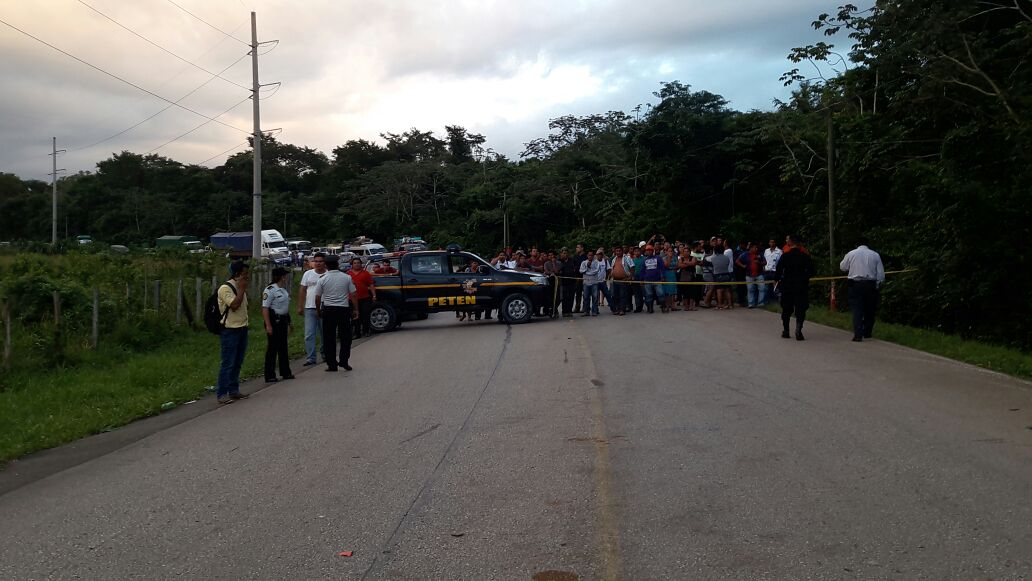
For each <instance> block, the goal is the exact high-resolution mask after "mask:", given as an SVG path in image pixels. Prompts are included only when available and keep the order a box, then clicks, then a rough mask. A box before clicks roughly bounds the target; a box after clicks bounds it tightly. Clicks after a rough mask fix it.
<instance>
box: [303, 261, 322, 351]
mask: <svg viewBox="0 0 1032 581" xmlns="http://www.w3.org/2000/svg"><path fill="white" fill-rule="evenodd" d="M311 262H312V268H311V270H306V271H305V273H304V275H302V276H301V294H300V296H299V298H298V301H297V314H298V315H304V317H305V354H306V355H307V357H306V358H305V367H307V366H309V365H315V357H316V353H318V352H319V351H318V349H317V346H316V343H317V342H318V341H319V340H320V336H321V335H322V320H321V319H319V313H318V312H317V310H316V308H315V284H316V283H317V282H319V279H320V278H322V277H323V275H324V274H326V255H325V254H324V253H322V252H316V253H315V255H314V256H312V261H311Z"/></svg>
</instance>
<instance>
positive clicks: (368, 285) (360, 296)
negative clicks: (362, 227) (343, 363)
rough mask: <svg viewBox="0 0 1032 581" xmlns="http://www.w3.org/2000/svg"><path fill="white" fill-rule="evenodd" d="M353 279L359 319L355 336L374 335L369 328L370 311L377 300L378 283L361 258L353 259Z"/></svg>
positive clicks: (356, 322)
mask: <svg viewBox="0 0 1032 581" xmlns="http://www.w3.org/2000/svg"><path fill="white" fill-rule="evenodd" d="M350 276H351V280H352V282H354V283H355V289H357V290H356V292H355V299H356V302H357V303H358V319H356V320H355V338H356V339H358V338H359V337H368V336H369V335H372V333H373V332H372V330H371V329H370V328H369V312H370V311H372V310H373V301H375V300H376V283H375V282H374V281H373V275H372V274H370V272H369V271H368V270H366V269H365V267H363V266H362V259H361V258H357V257H356V258H352V259H351V274H350Z"/></svg>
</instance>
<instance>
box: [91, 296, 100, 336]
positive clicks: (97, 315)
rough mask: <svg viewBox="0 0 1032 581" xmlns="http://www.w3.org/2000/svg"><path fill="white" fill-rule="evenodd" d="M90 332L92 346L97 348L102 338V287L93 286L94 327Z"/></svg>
mask: <svg viewBox="0 0 1032 581" xmlns="http://www.w3.org/2000/svg"><path fill="white" fill-rule="evenodd" d="M91 331H92V332H91V333H90V347H93V348H94V349H96V348H97V342H98V340H99V339H100V289H99V288H97V287H93V327H92V329H91Z"/></svg>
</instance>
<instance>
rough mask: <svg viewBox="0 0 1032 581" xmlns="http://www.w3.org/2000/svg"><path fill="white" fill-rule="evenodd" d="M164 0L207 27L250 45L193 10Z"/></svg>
mask: <svg viewBox="0 0 1032 581" xmlns="http://www.w3.org/2000/svg"><path fill="white" fill-rule="evenodd" d="M166 1H167V2H168V3H169V4H171V5H173V6H175V7H176V8H178V9H180V10H182V11H183V12H186V13H187V14H189V15H190V16H193V17H194V18H195V19H197V20H199V21H201V22H203V23H204V24H206V25H207V26H208V27H209V28H212V29H214V30H217V31H219V32H221V33H222V34H224V35H226V36H228V37H229V38H232V39H233V40H235V41H237V42H239V43H240V44H242V45H244V46H251V45H250V44H249V43H247V42H244V41H242V40H240V39H239V38H237V37H235V36H233V35H232V34H230V33H228V32H226V31H225V30H222V29H221V28H219V27H218V26H215V25H214V24H212V23H210V22H208V21H207V20H205V19H203V18H201V17H200V16H197V15H196V14H194V13H193V12H190V11H189V10H187V9H186V8H183V7H182V6H180V5H179V4H177V3H175V2H174V1H173V0H166Z"/></svg>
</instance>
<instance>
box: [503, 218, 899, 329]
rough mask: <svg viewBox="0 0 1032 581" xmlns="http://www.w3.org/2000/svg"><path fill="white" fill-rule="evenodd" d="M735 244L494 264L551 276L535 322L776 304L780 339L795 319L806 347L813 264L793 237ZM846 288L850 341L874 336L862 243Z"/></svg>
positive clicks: (879, 277)
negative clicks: (551, 293)
mask: <svg viewBox="0 0 1032 581" xmlns="http://www.w3.org/2000/svg"><path fill="white" fill-rule="evenodd" d="M763 246H764V247H763V248H761V244H760V243H758V242H744V243H738V244H735V243H734V242H733V241H731V240H730V239H727V238H725V237H723V236H713V237H711V238H709V239H708V240H694V241H691V242H681V241H673V242H671V241H669V240H667V239H665V238H664V237H663V236H661V235H656V236H653V237H652V238H650V239H649V240H643V241H641V242H639V243H638V244H637V245H618V246H613V247H612V248H610V249H606V248H604V247H600V248H598V249H596V250H595V251H594V252H588V251H586V250H585V248H584V245H582V244H578V245H576V247H575V248H574V250H573V252H570V250H569V249H568V248H561V249H560V250H559V251H558V253H556V252H552V251H549V252H542V251H540V250H538V248H537V247H531V249H530V251H529V252H524V251H523V250H522V249H518V250H515V251H509V250H503V251H501V252H499V253H498V254H497V255H496V256H495V257H494V258H492V259H491V264H492V265H493V266H495V267H496V268H501V269H509V270H515V271H522V272H536V273H541V274H545V275H548V276H551V277H554V280H555V284H556V286H557V293H556V300H555V304H554V305H551V308H549V307H546V308H545V309H543V310H542V312H540V313H538V314H539V315H546V314H550V315H551V316H553V317H560V316H561V317H572V316H574V315H575V314H580V315H581V316H584V317H590V316H598V314H599V307H600V306H601V305H603V304H607V305H608V306H609V310H610V312H612V314H614V315H617V316H623V315H626V314H630V313H641V312H643V311H644V312H646V313H654V312H655V308H656V307H658V308H659V310H660V312H662V313H671V312H675V311H695V310H699V309H716V310H730V309H733V308H735V307H736V306H738V307H742V308H747V309H754V308H762V307H764V306H766V305H767V303H768V302H770V301H772V300H775V299H777V300H778V301H779V302H780V304H781V307H782V322H783V330H782V337H786V338H791V337H792V334H791V333H790V328H789V327H790V321H791V319H792V318H793V317H794V318H795V320H796V326H795V333H794V336H795V338H796V339H797V340H799V341H802V340H805V337H804V336H803V331H802V330H803V322H804V321H805V320H806V311H807V309H808V308H809V285H810V279H811V278H812V277H813V275H814V266H813V261H812V259H811V258H810V255H809V252H808V251H807V249H806V247H805V246H804V245H803V244H802V240H801V239H800V238H799V237H798V236H794V235H789V236H786V237H785V240H784V243H783V244H779V243H778V240H776V239H774V238H771V239H769V240H768V241H767V243H766V244H765V245H763ZM840 267H841V269H842V270H843V272H847V273H848V274H847V275H846V277H847V279H848V281H847V283H848V285H849V296H850V306H851V308H852V310H853V319H854V337H853V340H854V341H862V340H863V339H864V338H869V337H871V333H872V329H873V325H874V314H875V311H876V309H877V303H878V289H879V287H880V286H881V284H882V283H883V282H884V280H885V270H884V267H883V265H882V262H881V257H880V256H879V255H878V253H876V252H874V251H872V250H870V249H869V248H868V247H867V242H866V240H861V241H860V244H859V245H858V247H857V248H856V249H855V250H853V251H851V252H850V253H849V254H847V255H846V257H845V258H844V259H843V261H842V263H841V264H840Z"/></svg>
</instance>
